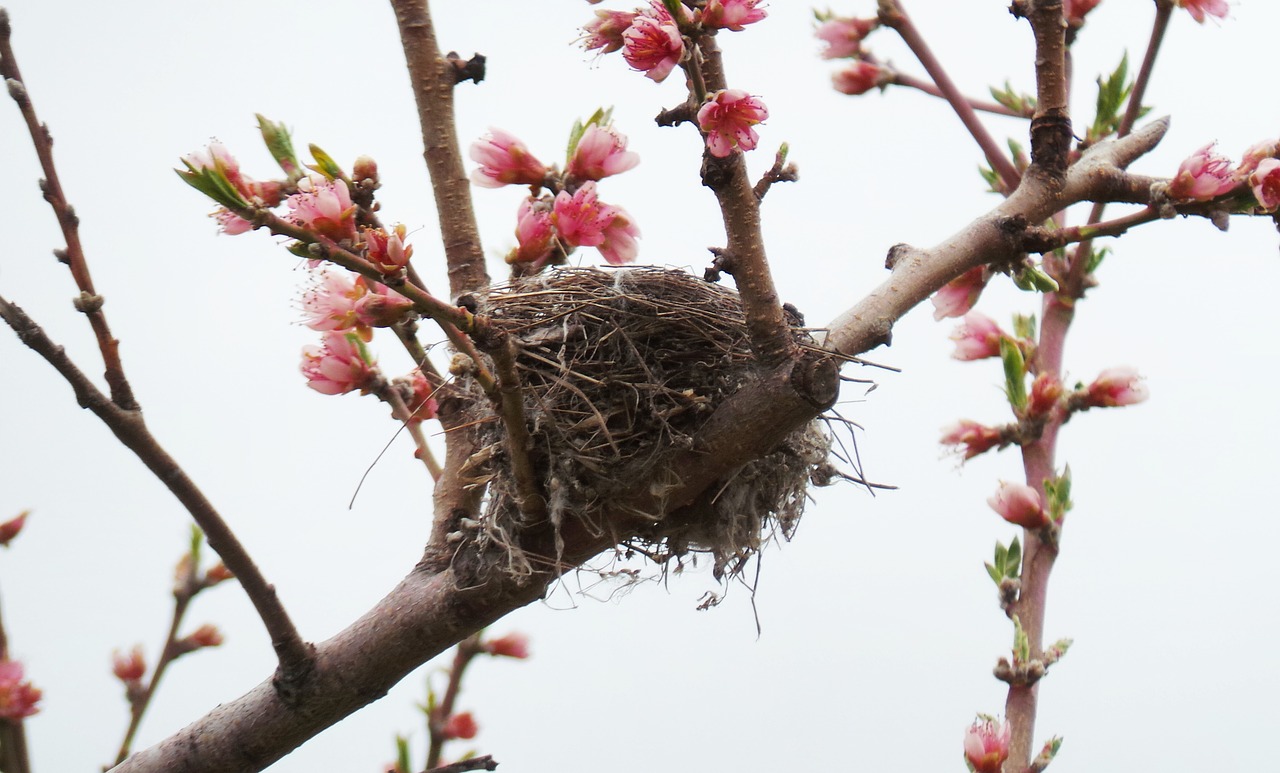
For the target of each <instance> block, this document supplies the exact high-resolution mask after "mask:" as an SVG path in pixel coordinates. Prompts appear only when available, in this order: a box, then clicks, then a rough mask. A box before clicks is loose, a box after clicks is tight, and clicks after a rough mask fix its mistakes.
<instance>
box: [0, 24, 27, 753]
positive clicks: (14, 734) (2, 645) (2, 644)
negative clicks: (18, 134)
mask: <svg viewBox="0 0 1280 773" xmlns="http://www.w3.org/2000/svg"><path fill="white" fill-rule="evenodd" d="M2 12H3V11H0V13H2ZM8 659H9V637H8V635H7V634H6V633H5V629H4V620H3V617H0V662H4V661H6V660H8ZM0 770H3V771H4V773H31V760H30V756H29V755H28V754H27V731H26V726H25V725H24V724H23V722H22V720H21V719H3V718H0Z"/></svg>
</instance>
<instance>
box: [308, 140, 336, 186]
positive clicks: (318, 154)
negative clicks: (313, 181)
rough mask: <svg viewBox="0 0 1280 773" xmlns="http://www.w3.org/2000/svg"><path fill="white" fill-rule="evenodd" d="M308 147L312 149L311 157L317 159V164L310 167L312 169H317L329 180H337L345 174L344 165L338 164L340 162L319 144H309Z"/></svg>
mask: <svg viewBox="0 0 1280 773" xmlns="http://www.w3.org/2000/svg"><path fill="white" fill-rule="evenodd" d="M307 149H308V150H310V151H311V157H312V158H314V159H315V160H316V163H315V165H314V166H311V167H310V168H311V169H314V170H316V171H317V172H319V173H320V174H322V175H324V176H325V177H326V178H327V179H329V180H336V179H338V178H339V177H342V176H343V175H342V167H340V166H338V163H337V162H336V161H334V160H333V156H330V155H329V154H328V153H326V152H324V150H323V149H321V147H320V146H319V145H315V144H312V145H308V146H307Z"/></svg>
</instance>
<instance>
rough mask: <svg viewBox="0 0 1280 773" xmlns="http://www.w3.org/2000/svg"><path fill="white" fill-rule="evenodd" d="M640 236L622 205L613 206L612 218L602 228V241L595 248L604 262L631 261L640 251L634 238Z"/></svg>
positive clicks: (619, 263)
mask: <svg viewBox="0 0 1280 773" xmlns="http://www.w3.org/2000/svg"><path fill="white" fill-rule="evenodd" d="M639 236H640V228H639V227H638V226H637V225H636V224H635V223H634V222H633V221H632V220H631V216H630V215H628V214H627V211H626V210H625V209H623V208H622V207H614V215H613V220H610V221H609V225H607V226H605V229H604V241H603V242H601V243H600V244H599V245H598V246H597V247H596V249H598V250H599V251H600V255H601V256H603V257H604V261H605V263H608V264H609V265H611V266H621V265H622V264H624V263H631V262H632V261H634V260H635V259H636V255H637V253H639V252H640V246H639V245H638V244H636V239H637V238H638V237H639Z"/></svg>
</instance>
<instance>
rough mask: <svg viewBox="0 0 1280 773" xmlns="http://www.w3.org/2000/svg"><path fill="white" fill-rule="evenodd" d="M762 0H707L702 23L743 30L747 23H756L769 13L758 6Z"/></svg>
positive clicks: (737, 30) (715, 26) (718, 27)
mask: <svg viewBox="0 0 1280 773" xmlns="http://www.w3.org/2000/svg"><path fill="white" fill-rule="evenodd" d="M759 3H760V0H707V5H706V7H705V8H703V9H702V23H703V24H704V25H706V26H708V27H713V28H715V29H729V30H733V31H734V32H741V31H742V28H743V27H744V26H745V25H747V24H754V23H756V22H758V21H760V20H761V19H763V18H764V17H766V16H768V15H769V14H768V13H766V12H765V10H764V9H763V8H757V7H756V6H757V5H759Z"/></svg>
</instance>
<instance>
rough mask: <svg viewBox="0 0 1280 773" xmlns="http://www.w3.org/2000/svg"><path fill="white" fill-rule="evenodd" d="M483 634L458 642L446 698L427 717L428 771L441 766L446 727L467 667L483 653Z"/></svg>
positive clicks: (445, 691)
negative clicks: (481, 646) (428, 739)
mask: <svg viewBox="0 0 1280 773" xmlns="http://www.w3.org/2000/svg"><path fill="white" fill-rule="evenodd" d="M483 634H484V632H483V631H478V632H476V633H474V634H472V635H471V636H468V637H467V638H465V639H463V640H462V641H460V642H458V646H457V648H456V649H455V650H454V654H453V665H452V666H451V667H450V668H449V684H448V685H447V686H446V687H445V690H444V697H442V698H441V699H440V702H439V703H438V704H436V706H435V708H434V709H432V711H431V712H430V714H428V716H427V733H428V735H429V736H430V743H429V745H428V747H427V765H426V767H427V770H432V769H433V768H435V767H436V766H437V765H439V764H440V755H441V754H442V753H443V752H444V744H445V742H446V741H448V740H449V739H448V738H446V737H445V734H444V726H445V723H446V722H448V721H449V717H451V716H453V708H454V705H455V704H456V703H457V702H458V693H459V692H460V691H461V690H462V675H463V674H464V673H466V670H467V666H468V665H470V664H471V661H472V660H473V659H474V658H475V656H476V655H479V654H480V653H481V651H482V650H481V649H480V637H481V636H482V635H483Z"/></svg>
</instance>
